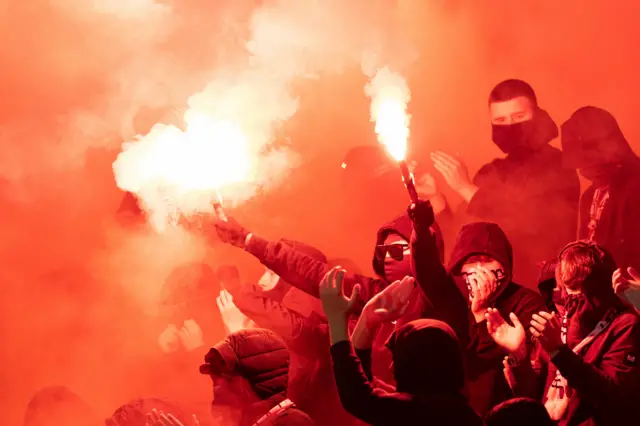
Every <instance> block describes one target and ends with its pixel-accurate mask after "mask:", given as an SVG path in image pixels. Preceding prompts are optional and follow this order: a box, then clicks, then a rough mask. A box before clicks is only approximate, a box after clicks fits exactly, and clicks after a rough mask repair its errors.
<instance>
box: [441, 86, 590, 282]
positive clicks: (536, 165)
mask: <svg viewBox="0 0 640 426" xmlns="http://www.w3.org/2000/svg"><path fill="white" fill-rule="evenodd" d="M489 114H490V119H491V129H492V140H493V142H494V143H495V145H496V146H497V147H498V148H500V150H501V151H502V152H503V153H504V154H506V156H505V157H504V158H498V159H495V160H493V161H492V162H490V163H488V164H486V165H484V166H482V167H481V168H480V170H479V171H478V172H477V173H476V175H475V177H474V178H473V180H471V179H470V177H469V174H468V171H467V168H466V166H465V165H464V163H463V162H462V161H461V160H460V159H459V158H454V157H452V156H450V155H448V154H445V153H443V152H435V153H433V154H432V156H431V157H432V160H433V162H434V166H435V168H436V169H437V170H438V171H439V172H440V173H441V174H442V175H443V177H444V178H445V181H446V182H447V183H448V184H449V186H451V188H452V189H453V190H454V191H456V192H457V193H459V195H460V196H461V197H462V198H463V200H464V201H465V202H466V203H464V204H463V205H462V207H461V208H460V209H459V212H458V213H460V214H456V217H455V222H458V223H462V224H464V223H469V222H475V221H483V222H492V223H497V224H498V225H500V227H501V228H502V229H504V231H505V233H506V234H507V235H508V236H509V238H510V240H511V242H512V244H513V246H514V247H515V256H516V257H515V264H516V265H517V267H516V269H515V270H514V279H515V280H517V281H518V282H520V283H523V284H525V285H527V286H530V287H533V285H534V282H535V279H536V278H537V276H538V272H539V266H540V264H542V263H543V262H545V261H546V260H547V259H550V258H551V257H553V256H554V255H555V254H556V253H557V252H558V250H559V249H560V248H561V247H563V246H564V245H565V244H567V243H568V242H569V241H572V240H573V239H574V238H575V229H576V227H577V214H578V200H579V197H580V182H579V180H578V176H577V174H576V173H575V171H574V170H572V169H569V168H565V167H564V166H563V162H562V153H561V152H560V150H558V149H556V148H554V147H552V146H550V145H549V143H550V142H551V141H552V140H553V139H555V138H556V137H557V136H558V128H557V126H556V124H555V123H554V121H553V120H552V118H551V117H550V116H549V114H548V113H547V112H546V111H545V110H544V109H542V108H541V107H540V106H539V105H538V99H537V96H536V94H535V92H534V90H533V88H531V86H530V85H529V84H527V83H526V82H524V81H522V80H515V79H510V80H505V81H502V82H501V83H499V84H498V85H497V86H495V87H494V88H493V90H492V91H491V93H490V95H489ZM445 212H449V210H448V209H447V210H445ZM438 219H439V221H441V222H442V224H443V226H445V224H446V220H445V219H441V218H440V217H439V218H438ZM455 228H456V229H457V228H458V227H457V226H455Z"/></svg>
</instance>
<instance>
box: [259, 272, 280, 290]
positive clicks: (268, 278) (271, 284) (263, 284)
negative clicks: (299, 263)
mask: <svg viewBox="0 0 640 426" xmlns="http://www.w3.org/2000/svg"><path fill="white" fill-rule="evenodd" d="M279 281H280V277H279V276H278V275H276V273H275V272H273V271H271V270H270V269H267V270H266V271H264V274H262V276H261V277H260V280H259V281H258V287H260V288H261V289H262V291H271V290H273V289H274V288H275V287H276V286H277V285H278V282H279Z"/></svg>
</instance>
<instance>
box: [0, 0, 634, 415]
mask: <svg viewBox="0 0 640 426" xmlns="http://www.w3.org/2000/svg"><path fill="white" fill-rule="evenodd" d="M639 18H640V4H637V3H635V2H623V1H616V2H607V3H605V2H584V1H580V0H570V1H562V2H557V1H554V0H545V1H533V0H531V1H525V2H512V1H506V0H499V1H477V2H462V1H429V2H425V1H420V0H397V1H383V0H380V1H370V0H368V1H367V0H353V1H349V2H344V1H338V0H326V1H321V0H272V1H259V0H234V1H232V0H182V1H163V0H156V1H153V0H135V1H134V0H126V1H125V0H122V1H114V0H29V1H22V2H9V1H5V2H3V4H2V5H0V40H1V41H0V46H1V48H0V58H1V66H0V193H1V194H2V196H1V198H0V200H1V202H2V208H1V209H0V211H1V213H0V214H1V215H2V221H1V222H0V227H1V231H0V232H1V233H0V236H1V238H0V255H1V256H2V257H1V261H2V263H1V266H2V268H1V276H0V278H1V281H0V282H1V283H2V284H1V285H2V297H1V298H0V300H1V302H0V321H1V322H2V324H3V327H2V328H1V329H0V338H1V343H2V344H1V349H0V383H2V386H1V387H0V401H1V404H0V408H1V409H2V412H3V414H4V418H5V423H7V424H19V422H20V421H21V420H20V419H21V416H22V415H23V412H24V406H25V404H26V402H27V401H28V398H29V396H30V395H31V394H32V393H33V392H34V391H35V390H36V389H37V388H39V387H41V386H44V385H48V384H54V383H57V384H67V385H69V386H70V387H72V388H74V389H75V390H77V391H78V392H79V393H80V394H82V395H83V396H84V397H86V398H87V399H88V400H90V401H91V402H92V404H94V405H95V407H96V408H97V409H98V411H99V412H100V413H101V414H103V415H106V414H107V413H109V412H110V411H112V410H113V409H114V408H115V407H116V406H118V405H120V403H123V402H125V401H126V400H127V399H130V398H132V397H135V396H138V395H141V394H149V393H150V391H151V390H152V389H150V388H149V387H148V386H146V384H145V380H144V379H143V377H146V376H148V372H146V371H145V372H144V373H142V371H144V370H145V365H146V361H145V360H146V359H147V358H148V357H149V356H151V355H150V354H152V353H154V351H157V348H156V347H154V345H155V344H156V343H155V338H156V335H157V333H156V330H155V329H154V328H153V326H152V325H151V324H153V323H154V318H155V316H156V314H157V302H158V299H159V296H160V294H161V291H162V286H163V283H164V281H165V279H166V278H167V276H168V275H169V273H170V272H171V271H172V270H173V268H174V267H176V266H177V265H180V264H184V263H186V262H194V261H196V262H197V261H206V262H207V263H209V264H211V265H212V266H218V265H222V264H232V263H236V264H238V265H240V266H242V268H241V271H242V275H243V278H244V279H247V280H251V279H255V278H256V277H257V274H258V272H259V266H258V265H256V264H255V262H252V261H251V259H247V258H246V257H245V256H243V254H242V253H238V252H234V251H232V250H228V249H224V248H221V247H219V246H215V245H214V246H213V247H211V246H209V245H207V244H206V243H205V242H204V241H202V240H201V239H199V238H197V237H195V236H193V235H191V234H188V233H186V232H184V231H181V230H178V229H169V230H168V231H167V232H165V233H162V234H158V233H157V232H154V231H153V230H151V229H148V228H140V227H136V228H131V227H123V226H122V225H121V224H119V223H118V222H117V221H116V220H115V211H116V210H117V208H118V205H119V203H120V200H121V198H122V191H121V190H120V189H118V187H117V185H116V179H115V177H114V170H113V168H112V164H113V163H114V161H115V160H116V158H117V156H118V154H119V153H120V152H121V150H122V143H123V142H126V141H132V140H133V139H134V137H135V135H136V134H140V135H146V134H147V133H148V132H149V131H150V130H151V129H152V127H153V126H154V125H155V124H156V123H164V124H165V125H172V126H175V127H176V128H178V129H179V128H183V126H184V113H185V111H187V110H188V109H189V108H190V107H193V104H194V102H195V103H205V104H207V102H209V104H208V105H213V104H211V103H215V102H219V101H220V98H221V96H219V95H220V93H221V91H222V92H224V96H228V94H227V92H228V90H229V86H230V85H232V84H233V82H231V81H230V79H236V80H238V79H242V78H243V77H242V76H243V75H247V73H248V74H251V73H258V74H257V75H253V76H252V77H248V78H252V79H253V80H252V84H253V85H252V86H251V90H252V91H254V92H255V93H253V94H254V95H255V94H256V93H263V94H264V93H267V92H268V91H269V90H271V91H272V92H273V91H278V92H277V93H271V95H269V96H267V97H265V98H260V97H259V96H258V97H254V98H251V99H252V102H249V104H251V103H253V108H255V111H253V112H252V114H253V113H255V114H256V116H260V117H263V116H261V115H260V114H261V111H265V110H266V111H268V110H270V111H274V109H276V108H278V107H281V106H282V105H280V104H278V105H276V104H273V103H278V102H290V103H289V104H288V105H289V109H285V110H281V111H279V112H278V114H279V115H278V114H276V115H277V116H274V117H273V120H271V121H269V126H266V125H265V127H264V128H265V129H267V130H265V131H264V135H261V137H262V136H264V138H263V139H260V140H263V141H264V146H276V147H280V148H282V147H285V151H283V152H285V154H284V155H281V156H278V157H276V158H275V160H274V161H273V162H271V163H264V164H263V163H261V167H266V172H264V173H262V174H261V175H260V179H258V180H256V181H255V182H253V183H255V185H253V186H252V187H251V188H252V189H251V192H250V194H249V195H246V194H245V195H243V197H241V199H242V200H241V201H242V202H241V203H239V204H238V205H237V206H236V208H235V209H231V213H233V214H234V215H235V216H236V217H237V218H238V219H239V220H240V221H241V222H242V223H244V224H245V225H246V226H248V227H250V228H251V229H252V230H254V231H255V232H257V233H260V234H262V235H264V236H266V237H269V238H271V237H278V236H287V237H290V238H294V239H297V240H301V241H305V242H308V243H310V244H313V245H315V246H317V247H318V248H320V249H322V250H324V251H325V252H326V254H327V255H328V257H330V258H332V257H342V256H349V257H351V258H353V259H354V260H356V261H357V262H358V263H359V265H360V267H361V268H363V269H364V270H365V271H368V270H369V269H370V266H369V265H370V257H371V251H372V250H371V245H372V244H373V242H374V232H375V229H376V227H377V225H379V224H380V223H381V221H382V220H383V219H385V218H388V217H389V216H390V215H391V214H392V213H393V212H399V211H400V210H402V209H403V208H404V205H402V203H400V204H395V202H394V203H392V202H389V203H387V202H386V201H387V200H385V198H384V197H385V194H380V197H381V199H380V201H379V203H376V205H372V206H367V208H366V209H364V208H362V207H360V210H358V209H356V208H355V207H354V209H353V211H355V212H362V213H361V214H362V216H361V218H360V219H361V220H357V221H353V222H350V223H352V224H353V226H339V225H337V223H338V222H339V220H338V219H337V216H338V215H340V214H342V212H343V211H344V208H343V207H344V206H340V207H339V206H338V204H339V202H338V201H337V199H338V196H337V193H338V192H339V188H340V182H341V181H340V173H341V170H342V169H341V168H340V164H341V162H342V157H343V155H344V154H345V153H346V151H347V150H348V149H349V148H350V147H353V146H357V145H363V144H375V143H376V137H375V133H374V131H373V124H372V123H371V122H370V117H369V114H370V99H369V98H367V96H366V95H365V91H364V87H365V85H366V83H367V81H368V79H369V77H370V76H371V75H372V74H373V72H372V70H371V68H372V67H373V68H375V67H383V66H387V65H388V66H390V67H391V68H393V69H394V70H395V71H398V72H400V73H402V74H403V75H404V76H405V77H406V78H407V80H408V85H409V88H410V90H411V103H410V104H409V111H410V113H411V114H412V120H411V137H410V147H409V156H410V158H411V159H414V160H417V161H419V162H422V163H423V164H427V159H428V156H427V154H428V153H429V152H430V151H432V150H435V149H444V150H446V151H448V152H452V153H456V152H457V153H459V154H460V155H461V156H462V157H463V158H464V159H465V160H466V161H467V163H468V165H469V167H470V169H471V171H472V172H474V171H475V170H476V169H477V168H478V167H479V166H480V165H482V164H484V163H485V162H487V161H488V160H490V159H491V158H493V157H494V156H497V155H498V154H499V151H498V149H497V148H495V147H494V146H493V144H492V143H491V141H490V126H489V123H488V117H487V95H488V93H489V91H490V89H491V88H492V87H493V85H494V84H496V83H497V82H499V81H500V80H502V79H505V78H510V77H515V78H521V79H524V80H526V81H528V82H530V83H531V84H532V85H533V87H534V88H535V89H536V91H537V94H538V98H539V100H540V103H541V106H542V107H543V108H545V109H547V110H548V111H549V112H550V113H551V115H552V116H553V117H554V118H555V119H556V121H558V122H559V123H560V122H562V121H563V120H565V119H566V118H568V116H569V115H570V114H571V112H572V111H573V110H575V109H577V108H578V107H580V106H583V105H586V104H591V105H597V106H600V107H603V108H605V109H608V110H610V111H611V112H612V113H613V114H614V115H615V116H616V117H617V118H618V120H619V122H620V124H621V127H622V129H623V131H624V132H625V134H626V136H627V138H628V139H629V141H630V142H631V144H632V146H633V147H634V148H635V150H636V151H640V143H639V142H637V141H638V139H639V138H640V129H639V128H638V127H637V120H636V115H637V111H638V110H639V109H640V97H639V96H637V94H638V93H640V80H639V79H638V77H637V76H638V73H639V71H640V63H639V62H638V61H639V60H638V59H637V55H636V52H635V51H636V46H635V41H636V40H638V39H640V28H638V25H637V22H638V19H639ZM366 73H367V74H368V75H367V74H366ZM229 76H231V77H229ZM225 79H227V80H225ZM274 81H276V82H278V84H279V85H278V86H274V85H273V82H274ZM225 82H228V84H226V85H225ZM208 91H210V92H208ZM267 94H268V93H267ZM224 96H222V98H223V97H224ZM260 101H262V102H263V103H262V104H261V103H260ZM229 102H230V101H229ZM292 105H293V106H292ZM242 108H244V109H243V110H242V111H247V109H246V108H248V107H247V105H243V106H242ZM282 111H284V112H282ZM265 114H266V112H265ZM245 118H246V117H245ZM271 124H273V126H271ZM258 148H260V147H258ZM452 200H453V202H454V203H455V202H456V201H457V200H456V199H455V198H452ZM389 204H391V205H389ZM352 213H353V212H352ZM343 222H344V221H343ZM356 224H357V226H356ZM210 343H214V342H210ZM157 374H158V375H161V374H165V373H160V372H158V373H157ZM136 379H139V380H136ZM167 380H175V378H170V377H167Z"/></svg>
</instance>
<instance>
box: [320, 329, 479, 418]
mask: <svg viewBox="0 0 640 426" xmlns="http://www.w3.org/2000/svg"><path fill="white" fill-rule="evenodd" d="M389 348H390V349H391V352H392V353H393V361H394V365H395V371H394V376H395V379H396V382H397V389H396V392H392V393H391V392H386V391H383V390H381V389H374V388H373V387H372V386H371V384H370V383H369V381H368V379H367V375H366V371H365V369H366V367H364V366H362V365H361V363H360V360H359V358H358V357H357V356H356V355H355V353H354V351H353V347H352V344H351V342H350V341H348V340H345V341H341V342H337V343H335V344H334V345H333V346H332V347H331V356H332V358H333V369H334V376H335V378H336V383H337V385H338V391H339V393H340V400H341V401H342V405H343V406H344V407H345V409H346V410H347V411H349V412H350V413H352V414H353V415H354V416H356V417H357V418H359V419H361V420H363V421H364V422H366V423H368V424H371V425H425V424H429V425H456V426H458V425H459V426H467V425H468V426H472V425H480V424H481V423H482V422H481V420H480V418H479V417H478V416H477V414H475V413H474V412H473V410H472V409H471V407H470V406H469V404H468V402H467V401H466V399H465V398H464V397H463V395H462V389H463V388H464V370H463V362H462V357H461V353H460V347H459V345H458V341H457V339H456V336H455V334H454V332H453V330H451V328H450V327H449V326H447V325H446V324H444V323H442V322H440V321H435V320H427V319H421V320H416V321H412V322H409V323H407V324H405V325H403V326H402V327H400V328H399V329H398V330H397V331H396V332H395V333H394V335H393V336H392V338H391V340H390V345H389ZM434 348H437V350H434ZM363 367H364V368H363Z"/></svg>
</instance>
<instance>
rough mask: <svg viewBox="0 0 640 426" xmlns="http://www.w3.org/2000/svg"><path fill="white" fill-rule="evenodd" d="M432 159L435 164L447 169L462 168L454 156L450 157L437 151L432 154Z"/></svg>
mask: <svg viewBox="0 0 640 426" xmlns="http://www.w3.org/2000/svg"><path fill="white" fill-rule="evenodd" d="M431 159H432V160H433V161H434V162H436V161H437V162H439V163H441V164H443V165H445V166H447V167H450V168H454V167H459V166H460V161H459V160H458V159H457V158H455V157H454V156H452V155H449V154H447V153H445V152H442V151H436V152H433V153H431Z"/></svg>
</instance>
